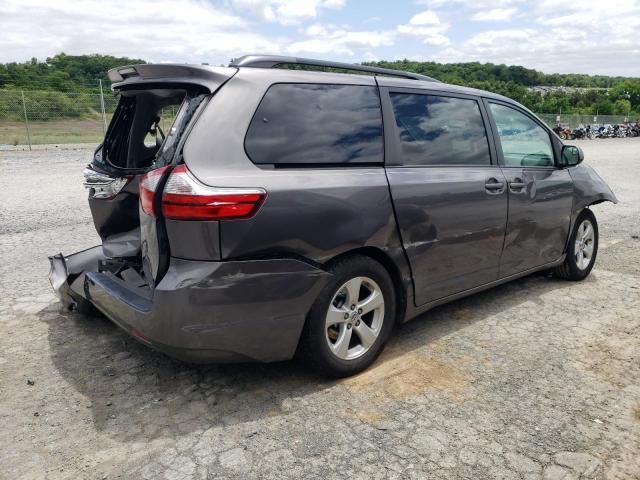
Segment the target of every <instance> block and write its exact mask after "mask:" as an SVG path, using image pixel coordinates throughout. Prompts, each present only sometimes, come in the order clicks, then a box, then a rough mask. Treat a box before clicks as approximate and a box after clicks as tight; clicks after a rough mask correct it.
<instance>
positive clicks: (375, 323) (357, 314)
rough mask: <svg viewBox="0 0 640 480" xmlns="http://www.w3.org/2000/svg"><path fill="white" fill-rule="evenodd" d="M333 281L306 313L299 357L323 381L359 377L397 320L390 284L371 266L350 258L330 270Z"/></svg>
mask: <svg viewBox="0 0 640 480" xmlns="http://www.w3.org/2000/svg"><path fill="white" fill-rule="evenodd" d="M329 271H330V272H331V273H332V275H333V278H332V280H331V281H330V282H329V283H328V284H327V285H326V286H325V287H324V289H323V290H322V292H320V295H319V296H318V298H317V299H316V301H315V302H314V304H313V306H312V307H311V310H310V312H309V315H308V318H307V323H306V325H305V328H304V331H303V333H302V337H301V339H300V347H299V353H300V355H301V356H302V357H303V360H305V362H306V363H307V364H308V365H309V366H310V367H312V368H313V369H314V370H316V371H318V372H319V373H320V374H322V375H324V376H328V377H346V376H349V375H353V374H355V373H358V372H360V371H362V370H364V369H365V368H367V367H368V366H369V365H371V364H372V363H373V362H374V360H375V359H376V358H377V357H378V355H379V354H380V352H381V351H382V348H383V347H384V344H385V342H386V340H387V338H388V337H389V334H390V333H391V330H392V328H393V323H394V320H395V314H396V298H395V290H394V287H393V282H392V281H391V278H390V277H389V274H388V273H387V271H386V269H385V268H384V267H383V266H382V265H381V264H380V263H378V262H376V261H375V260H373V259H371V258H369V257H364V256H353V257H348V258H345V259H342V260H339V261H337V262H336V263H335V264H334V265H332V266H330V267H329Z"/></svg>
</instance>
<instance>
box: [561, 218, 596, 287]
mask: <svg viewBox="0 0 640 480" xmlns="http://www.w3.org/2000/svg"><path fill="white" fill-rule="evenodd" d="M597 254H598V222H596V216H595V215H594V214H593V212H592V211H591V210H587V209H585V210H584V211H583V212H582V213H581V214H580V215H579V216H578V218H577V220H576V223H575V226H574V228H573V232H571V237H570V238H569V247H568V248H567V258H565V260H564V263H563V264H562V265H560V266H559V267H557V268H556V269H555V270H554V274H555V275H556V276H557V277H560V278H564V279H566V280H584V279H585V278H587V276H588V275H589V273H591V269H592V268H593V265H594V263H595V261H596V255H597Z"/></svg>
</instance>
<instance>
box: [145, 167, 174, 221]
mask: <svg viewBox="0 0 640 480" xmlns="http://www.w3.org/2000/svg"><path fill="white" fill-rule="evenodd" d="M168 168H170V167H169V166H167V167H162V168H157V169H155V170H151V171H150V172H147V173H146V174H145V175H144V176H143V177H142V179H140V206H141V207H142V210H143V211H144V212H145V213H146V214H148V215H151V216H152V217H155V216H156V212H155V211H154V209H153V198H154V196H155V193H156V189H157V188H158V184H159V183H160V180H162V176H163V175H164V173H165V172H166V171H167V169H168Z"/></svg>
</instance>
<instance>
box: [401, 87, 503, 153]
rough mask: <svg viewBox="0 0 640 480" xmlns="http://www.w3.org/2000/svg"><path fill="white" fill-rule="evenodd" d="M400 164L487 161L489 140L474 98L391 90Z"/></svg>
mask: <svg viewBox="0 0 640 480" xmlns="http://www.w3.org/2000/svg"><path fill="white" fill-rule="evenodd" d="M391 103H392V104H393V111H394V114H395V118H396V126H397V127H398V130H397V131H398V134H399V137H400V156H401V158H400V160H401V162H400V163H402V164H403V165H489V164H490V163H491V157H490V154H489V142H488V140H487V133H486V131H485V128H484V122H483V121H482V114H481V113H480V107H479V105H478V102H476V101H475V100H470V99H464V98H454V97H443V96H437V95H424V94H413V93H391Z"/></svg>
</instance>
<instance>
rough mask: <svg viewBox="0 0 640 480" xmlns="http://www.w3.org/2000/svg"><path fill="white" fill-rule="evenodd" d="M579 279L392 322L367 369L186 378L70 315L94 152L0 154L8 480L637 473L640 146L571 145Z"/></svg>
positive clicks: (0, 306)
mask: <svg viewBox="0 0 640 480" xmlns="http://www.w3.org/2000/svg"><path fill="white" fill-rule="evenodd" d="M581 145H582V146H583V147H584V149H585V152H586V156H587V161H588V162H589V163H591V164H592V165H594V166H595V168H596V169H597V170H598V171H599V172H600V174H601V175H602V176H603V177H604V178H605V179H606V180H607V181H608V182H609V184H610V185H611V186H612V188H613V189H614V190H615V192H616V193H617V195H618V197H619V198H620V200H621V202H620V204H618V205H615V206H614V205H611V204H603V205H599V206H597V207H595V208H594V211H595V212H596V215H597V217H598V219H599V222H600V234H601V246H600V248H601V250H600V253H599V255H598V260H597V264H596V268H595V270H594V271H593V273H592V275H591V276H590V277H589V278H588V279H587V280H586V281H584V282H581V283H569V282H563V281H559V280H554V279H549V278H545V277H543V276H541V275H537V276H531V277H529V278H525V279H522V280H519V281H516V282H513V283H511V284H508V285H505V286H501V287H497V288H494V289H492V290H490V291H488V292H485V293H481V294H477V295H474V296H472V297H469V298H467V299H464V300H461V301H458V302H455V303H453V304H450V305H447V306H444V307H441V308H438V309H436V310H433V311H431V312H429V313H427V314H426V315H423V316H422V317H420V318H418V319H416V320H414V321H412V322H410V323H409V324H406V325H404V326H402V327H400V328H398V329H397V330H396V332H395V334H394V336H393V339H392V341H391V342H390V344H389V345H388V348H387V350H386V352H385V354H383V356H382V357H381V358H380V360H379V361H378V362H377V363H376V364H375V365H374V367H373V368H371V369H370V370H368V371H367V372H365V373H363V374H361V375H359V376H357V377H354V378H351V379H346V380H342V381H337V382H328V381H324V380H320V379H318V378H317V377H316V376H314V375H313V374H312V373H309V372H307V371H306V370H304V369H303V368H301V367H300V366H298V365H296V364H295V363H292V362H284V363H278V364H272V365H226V366H211V367H193V366H190V365H186V364H182V363H178V362H175V361H173V360H171V359H169V358H167V357H165V356H163V355H161V354H158V353H154V352H152V351H150V350H149V349H147V348H146V347H144V346H142V345H139V344H137V343H136V342H135V341H133V340H131V339H130V338H128V337H127V336H126V335H125V334H123V333H122V332H120V331H119V330H118V329H117V328H116V327H115V326H113V325H112V324H111V323H110V322H108V321H107V320H105V319H102V318H90V317H83V316H82V315H79V314H69V313H64V312H61V311H60V309H59V307H58V304H57V303H56V301H55V298H54V297H53V295H52V294H51V289H50V286H49V284H48V281H47V279H46V274H47V271H48V262H47V260H46V257H47V255H50V254H53V253H56V252H59V251H63V252H66V253H71V252H73V251H76V250H78V249H81V248H84V247H89V246H91V245H93V244H95V243H96V242H97V235H96V233H95V231H94V229H93V226H92V222H91V218H90V215H89V210H88V208H87V204H86V193H85V192H84V191H83V189H82V187H81V170H82V167H83V164H84V163H85V162H87V161H88V159H89V157H90V151H89V150H87V149H86V148H85V149H75V150H74V149H67V150H60V149H58V150H50V151H34V152H24V151H14V152H0V167H1V168H2V176H0V189H1V191H2V193H3V196H2V202H0V254H1V255H0V258H1V262H0V422H1V423H2V428H0V477H2V478H6V479H17V478H25V479H27V478H38V479H40V478H53V479H61V478H69V479H83V478H87V479H104V478H108V479H112V478H145V479H159V478H167V479H186V478H242V479H245V478H284V477H290V478H317V479H329V478H345V477H347V476H349V477H351V478H363V479H365V478H366V479H370V478H380V479H386V478H390V479H393V478H436V479H444V478H468V479H479V478H487V479H498V478H523V479H537V478H545V479H566V480H569V479H579V478H619V479H631V478H640V240H639V239H638V236H639V235H640V223H639V220H640V188H638V178H640V138H639V139H635V138H634V139H612V140H603V141H592V142H582V143H581Z"/></svg>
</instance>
